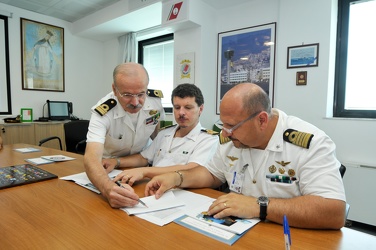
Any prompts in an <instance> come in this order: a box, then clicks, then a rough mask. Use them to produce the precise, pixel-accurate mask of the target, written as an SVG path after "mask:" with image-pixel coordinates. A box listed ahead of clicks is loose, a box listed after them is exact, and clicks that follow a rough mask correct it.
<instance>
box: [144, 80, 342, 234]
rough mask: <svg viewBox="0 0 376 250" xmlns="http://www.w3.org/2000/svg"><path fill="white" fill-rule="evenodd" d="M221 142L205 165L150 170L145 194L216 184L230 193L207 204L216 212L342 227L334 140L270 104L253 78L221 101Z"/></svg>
mask: <svg viewBox="0 0 376 250" xmlns="http://www.w3.org/2000/svg"><path fill="white" fill-rule="evenodd" d="M220 112H221V113H220V118H221V122H219V123H218V124H217V126H218V127H219V128H221V129H222V134H223V136H225V137H228V138H229V139H231V142H227V143H224V144H221V145H220V146H219V147H218V150H217V152H216V153H215V155H214V156H213V158H212V160H211V161H210V162H209V163H208V164H206V165H205V167H204V166H199V167H196V168H194V169H190V170H186V171H181V172H180V174H177V173H167V174H164V175H159V176H156V177H154V178H153V179H152V180H151V181H150V182H149V183H148V184H147V186H146V188H145V194H148V195H152V194H155V195H156V197H157V198H158V197H160V196H161V195H162V194H163V193H164V192H165V191H166V190H168V189H170V188H171V187H174V186H177V185H179V186H181V187H183V188H186V187H190V188H200V187H218V186H220V185H221V184H222V183H224V182H227V183H228V185H229V187H230V190H231V193H229V194H225V195H222V196H220V197H219V198H218V199H217V200H216V201H214V202H213V204H212V205H211V206H210V207H209V208H208V214H209V215H213V216H214V217H215V218H223V217H225V216H236V217H240V218H255V217H256V218H260V220H262V221H263V220H266V219H267V220H269V221H272V222H275V223H279V224H282V222H283V218H284V215H286V216H287V218H288V221H289V224H290V226H293V227H300V228H320V229H340V228H341V227H343V226H344V223H345V208H346V197H345V191H344V186H343V183H342V178H341V175H340V172H339V167H340V165H341V164H340V163H339V161H338V160H337V158H336V156H335V148H336V147H335V144H334V142H333V141H332V140H331V139H330V138H329V136H328V135H326V134H325V133H324V132H323V131H322V130H320V129H318V128H317V127H315V126H314V125H312V124H309V123H308V122H305V121H303V120H301V119H299V118H297V117H294V116H288V115H286V114H285V113H284V112H282V111H281V110H278V109H272V108H271V106H270V100H269V96H268V95H267V94H266V93H265V91H264V90H263V89H262V88H260V87H259V86H257V85H256V84H252V83H242V84H238V85H236V86H234V87H233V88H232V89H230V90H229V91H228V92H227V93H226V94H225V95H224V97H223V99H222V101H221V104H220Z"/></svg>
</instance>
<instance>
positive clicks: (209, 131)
mask: <svg viewBox="0 0 376 250" xmlns="http://www.w3.org/2000/svg"><path fill="white" fill-rule="evenodd" d="M201 131H202V132H205V133H208V134H209V135H218V134H219V133H218V132H216V131H214V130H210V129H201Z"/></svg>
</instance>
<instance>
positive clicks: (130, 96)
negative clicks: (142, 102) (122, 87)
mask: <svg viewBox="0 0 376 250" xmlns="http://www.w3.org/2000/svg"><path fill="white" fill-rule="evenodd" d="M115 88H116V90H117V92H118V93H119V95H120V96H121V97H122V98H124V99H127V100H130V99H132V98H133V97H134V98H137V99H140V98H144V96H145V92H141V93H138V94H130V93H124V94H121V93H120V91H119V89H118V88H117V86H116V85H115Z"/></svg>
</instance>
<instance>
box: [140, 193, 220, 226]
mask: <svg viewBox="0 0 376 250" xmlns="http://www.w3.org/2000/svg"><path fill="white" fill-rule="evenodd" d="M170 192H173V194H174V195H175V199H176V200H178V201H179V202H181V203H185V206H180V207H175V208H170V209H166V210H162V211H156V212H150V213H145V214H137V215H136V216H137V217H140V218H142V219H144V220H147V221H149V222H151V223H154V224H156V225H158V226H163V225H166V224H168V223H170V222H172V221H174V220H175V219H177V218H179V217H181V216H183V215H185V214H186V213H187V212H188V211H190V210H193V209H194V208H196V207H199V206H202V205H203V204H206V203H207V202H210V203H211V202H213V201H214V199H213V198H210V197H208V196H205V195H201V194H196V193H193V192H190V191H187V190H182V189H173V190H171V191H170ZM164 195H166V194H164ZM164 195H163V196H164ZM163 196H162V197H163ZM146 204H148V203H147V202H146ZM148 205H149V204H148Z"/></svg>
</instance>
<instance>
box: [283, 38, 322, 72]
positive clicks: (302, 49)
mask: <svg viewBox="0 0 376 250" xmlns="http://www.w3.org/2000/svg"><path fill="white" fill-rule="evenodd" d="M317 66H319V44H318V43H313V44H307V45H300V46H292V47H288V48H287V68H288V69H289V68H304V67H317Z"/></svg>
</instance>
